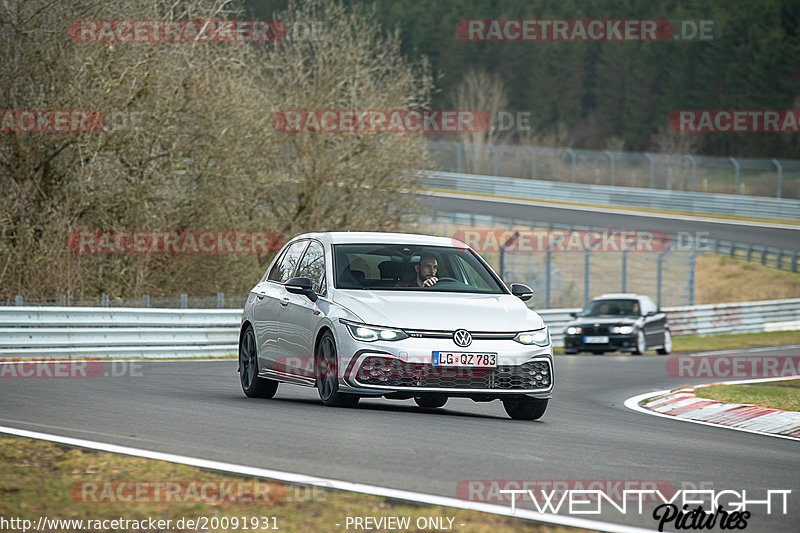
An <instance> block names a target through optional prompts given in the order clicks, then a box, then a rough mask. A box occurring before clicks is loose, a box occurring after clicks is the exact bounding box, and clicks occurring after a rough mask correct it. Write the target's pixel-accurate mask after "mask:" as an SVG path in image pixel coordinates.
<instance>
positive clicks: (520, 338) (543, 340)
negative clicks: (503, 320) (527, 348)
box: [514, 327, 550, 346]
mask: <svg viewBox="0 0 800 533" xmlns="http://www.w3.org/2000/svg"><path fill="white" fill-rule="evenodd" d="M514 340H515V341H517V342H518V343H520V344H535V345H537V346H547V345H548V344H550V332H549V331H548V329H547V327H543V328H542V329H537V330H534V331H521V332H520V333H517V335H516V336H515V337H514Z"/></svg>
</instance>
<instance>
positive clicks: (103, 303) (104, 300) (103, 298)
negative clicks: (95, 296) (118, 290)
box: [100, 293, 108, 307]
mask: <svg viewBox="0 0 800 533" xmlns="http://www.w3.org/2000/svg"><path fill="white" fill-rule="evenodd" d="M100 306H101V307H108V294H106V293H103V294H102V295H100Z"/></svg>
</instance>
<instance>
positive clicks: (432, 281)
mask: <svg viewBox="0 0 800 533" xmlns="http://www.w3.org/2000/svg"><path fill="white" fill-rule="evenodd" d="M437 281H439V278H437V277H430V278H428V279H426V280H425V281H423V282H422V286H423V287H432V286H433V285H434V284H436V282H437Z"/></svg>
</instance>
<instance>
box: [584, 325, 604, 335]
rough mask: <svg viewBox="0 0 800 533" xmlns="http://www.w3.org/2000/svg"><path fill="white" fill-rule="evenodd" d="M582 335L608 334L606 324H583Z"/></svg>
mask: <svg viewBox="0 0 800 533" xmlns="http://www.w3.org/2000/svg"><path fill="white" fill-rule="evenodd" d="M581 333H583V334H584V335H608V326H583V331H582V332H581Z"/></svg>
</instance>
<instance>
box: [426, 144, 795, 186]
mask: <svg viewBox="0 0 800 533" xmlns="http://www.w3.org/2000/svg"><path fill="white" fill-rule="evenodd" d="M428 150H429V153H430V155H431V160H432V161H433V162H434V164H435V165H436V168H435V170H444V171H448V172H464V173H469V174H483V175H492V176H504V177H510V178H531V179H542V180H547V181H556V182H565V183H584V184H595V185H613V186H624V187H639V188H654V189H664V190H680V191H694V192H709V193H726V194H742V195H749V196H766V197H777V198H800V161H798V160H777V159H746V158H734V157H709V156H700V155H679V154H662V153H649V152H620V151H611V150H580V149H574V148H568V147H538V146H537V147H534V146H510V145H492V144H469V143H457V142H449V143H448V142H442V141H430V142H429V143H428ZM432 170H434V169H432Z"/></svg>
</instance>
